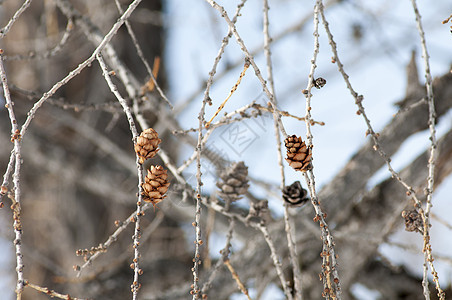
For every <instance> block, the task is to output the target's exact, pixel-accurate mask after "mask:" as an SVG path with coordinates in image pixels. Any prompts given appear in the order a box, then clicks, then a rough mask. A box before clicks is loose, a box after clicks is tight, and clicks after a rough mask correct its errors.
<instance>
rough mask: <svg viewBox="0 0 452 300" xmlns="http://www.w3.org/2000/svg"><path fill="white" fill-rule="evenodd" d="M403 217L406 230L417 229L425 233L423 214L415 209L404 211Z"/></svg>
mask: <svg viewBox="0 0 452 300" xmlns="http://www.w3.org/2000/svg"><path fill="white" fill-rule="evenodd" d="M402 218H404V219H405V230H406V231H416V232H420V233H422V234H424V224H423V222H422V217H421V215H420V214H419V213H418V212H417V211H415V210H408V211H407V210H404V211H402Z"/></svg>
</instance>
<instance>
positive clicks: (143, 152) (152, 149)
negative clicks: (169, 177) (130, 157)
mask: <svg viewBox="0 0 452 300" xmlns="http://www.w3.org/2000/svg"><path fill="white" fill-rule="evenodd" d="M161 141H162V140H161V139H159V135H158V133H157V132H156V131H155V130H154V129H152V128H149V129H146V130H145V131H143V132H142V133H141V134H140V136H139V137H138V138H137V142H136V144H135V152H136V153H137V155H138V157H139V158H140V164H143V163H144V161H145V160H146V159H148V158H153V157H154V156H155V154H156V153H157V151H159V149H157V147H158V145H159V144H160V142H161Z"/></svg>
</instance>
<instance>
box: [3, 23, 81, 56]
mask: <svg viewBox="0 0 452 300" xmlns="http://www.w3.org/2000/svg"><path fill="white" fill-rule="evenodd" d="M73 29H74V23H73V21H72V19H68V21H67V25H66V30H65V31H64V33H63V36H62V37H61V40H60V41H59V42H58V44H57V45H56V46H55V47H53V48H52V49H49V50H47V51H45V52H38V53H36V52H34V51H33V52H30V53H29V54H28V55H13V56H5V57H4V60H6V61H11V60H31V59H47V58H50V57H52V56H55V55H56V54H58V53H59V52H60V51H61V50H62V49H63V47H64V45H65V44H66V42H67V41H68V39H69V37H70V36H71V33H72V30H73Z"/></svg>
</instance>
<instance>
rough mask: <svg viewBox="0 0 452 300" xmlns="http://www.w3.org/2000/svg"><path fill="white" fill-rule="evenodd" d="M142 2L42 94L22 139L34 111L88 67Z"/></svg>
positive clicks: (134, 2) (24, 125) (29, 116)
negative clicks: (79, 62) (83, 58)
mask: <svg viewBox="0 0 452 300" xmlns="http://www.w3.org/2000/svg"><path fill="white" fill-rule="evenodd" d="M141 1H142V0H134V1H133V2H132V3H131V4H130V5H129V7H128V8H127V10H126V11H125V12H124V14H123V15H122V16H121V17H120V18H119V19H118V21H117V22H116V23H115V24H114V25H113V26H112V28H111V29H110V31H109V32H108V33H107V34H106V35H105V36H104V37H103V39H102V41H101V42H100V44H99V45H98V46H97V47H96V49H95V50H94V51H93V53H92V54H91V56H90V57H89V58H87V59H86V60H85V61H84V62H82V63H81V64H79V65H78V67H77V68H75V69H74V70H72V71H71V72H69V74H68V75H66V77H64V78H63V79H62V80H60V81H58V82H57V83H55V84H54V85H53V86H52V88H51V89H50V90H49V91H48V92H46V93H44V94H43V95H42V97H41V99H39V100H38V101H37V102H36V103H35V104H34V105H33V107H32V108H31V109H30V111H29V112H28V114H27V119H26V120H25V122H24V124H23V125H22V128H21V130H20V134H21V136H22V137H23V136H24V135H25V133H26V131H27V129H28V126H30V123H31V121H32V120H33V118H34V116H35V114H36V111H37V110H38V109H39V108H40V107H41V106H42V104H43V103H44V102H45V101H46V100H47V99H48V98H49V97H51V96H52V95H53V94H55V93H56V91H58V90H59V89H60V88H61V87H62V86H63V85H65V84H66V83H68V82H69V81H70V80H71V79H72V78H74V77H75V76H77V75H78V74H80V72H81V71H82V70H83V69H85V68H86V67H88V66H89V65H90V64H91V63H92V62H93V61H94V60H95V59H96V56H97V54H99V53H100V52H101V51H102V49H104V48H105V47H106V46H107V45H108V43H109V42H110V40H111V39H112V38H113V37H114V36H115V35H116V32H118V30H119V28H120V27H121V26H122V24H124V22H125V21H126V20H127V19H128V18H129V16H130V15H131V14H132V12H133V11H134V10H135V9H136V8H137V6H138V4H140V2H141Z"/></svg>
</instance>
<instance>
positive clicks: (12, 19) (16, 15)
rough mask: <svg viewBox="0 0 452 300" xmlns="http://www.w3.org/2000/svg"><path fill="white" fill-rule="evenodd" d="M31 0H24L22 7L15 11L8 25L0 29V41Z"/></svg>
mask: <svg viewBox="0 0 452 300" xmlns="http://www.w3.org/2000/svg"><path fill="white" fill-rule="evenodd" d="M30 4H31V0H25V1H24V3H23V4H22V6H21V7H20V8H19V9H18V10H16V12H15V13H14V15H13V17H12V18H11V19H10V20H9V22H8V24H6V26H5V27H3V28H2V29H0V39H2V38H4V37H5V35H6V34H7V33H8V32H9V30H10V29H11V27H12V26H13V24H14V22H16V20H17V19H18V18H19V17H20V15H21V14H22V13H23V12H24V11H25V10H26V9H27V8H28V7H29V6H30Z"/></svg>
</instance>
